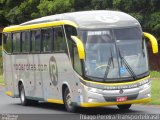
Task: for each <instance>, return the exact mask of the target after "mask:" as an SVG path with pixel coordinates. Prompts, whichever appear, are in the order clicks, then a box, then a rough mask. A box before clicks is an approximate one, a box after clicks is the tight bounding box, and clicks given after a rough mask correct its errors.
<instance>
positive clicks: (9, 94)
mask: <svg viewBox="0 0 160 120" xmlns="http://www.w3.org/2000/svg"><path fill="white" fill-rule="evenodd" d="M5 93H6V95H8V96H10V97H13V92H12V91H6V92H5Z"/></svg>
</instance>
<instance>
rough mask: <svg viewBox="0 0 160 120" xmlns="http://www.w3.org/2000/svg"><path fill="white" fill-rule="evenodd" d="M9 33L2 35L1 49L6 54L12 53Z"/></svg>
mask: <svg viewBox="0 0 160 120" xmlns="http://www.w3.org/2000/svg"><path fill="white" fill-rule="evenodd" d="M11 35H12V34H11V33H4V34H3V48H4V50H5V51H6V52H7V53H11V52H12V39H11Z"/></svg>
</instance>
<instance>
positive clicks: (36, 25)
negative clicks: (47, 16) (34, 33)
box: [3, 20, 78, 32]
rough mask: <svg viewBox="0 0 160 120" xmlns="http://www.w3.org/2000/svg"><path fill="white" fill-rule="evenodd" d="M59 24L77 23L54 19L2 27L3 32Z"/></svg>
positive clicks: (74, 24) (73, 24) (72, 24)
mask: <svg viewBox="0 0 160 120" xmlns="http://www.w3.org/2000/svg"><path fill="white" fill-rule="evenodd" d="M59 25H71V26H74V27H78V25H77V24H76V23H74V22H72V21H69V20H61V21H54V22H46V23H37V24H32V25H22V26H20V25H15V26H10V27H6V28H4V29H3V32H16V31H21V30H32V29H38V28H45V27H52V26H59Z"/></svg>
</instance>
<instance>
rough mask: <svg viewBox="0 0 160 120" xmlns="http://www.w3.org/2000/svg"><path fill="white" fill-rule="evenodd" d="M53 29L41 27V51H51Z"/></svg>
mask: <svg viewBox="0 0 160 120" xmlns="http://www.w3.org/2000/svg"><path fill="white" fill-rule="evenodd" d="M52 39H53V29H52V28H48V29H43V30H42V45H43V47H42V51H43V52H51V51H52V46H53V40H52Z"/></svg>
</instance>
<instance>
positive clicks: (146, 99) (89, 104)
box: [80, 98, 151, 107]
mask: <svg viewBox="0 0 160 120" xmlns="http://www.w3.org/2000/svg"><path fill="white" fill-rule="evenodd" d="M150 101H151V98H143V99H137V100H129V101H125V102H91V103H89V102H86V103H85V102H84V103H81V104H80V106H81V107H100V106H111V105H123V104H138V103H147V102H150Z"/></svg>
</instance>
